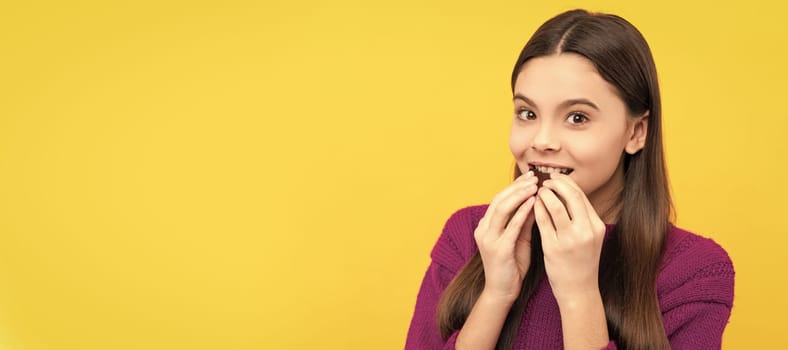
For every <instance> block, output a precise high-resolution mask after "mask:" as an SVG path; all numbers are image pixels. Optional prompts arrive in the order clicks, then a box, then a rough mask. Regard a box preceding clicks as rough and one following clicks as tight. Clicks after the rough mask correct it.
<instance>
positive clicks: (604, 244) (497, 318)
mask: <svg viewBox="0 0 788 350" xmlns="http://www.w3.org/2000/svg"><path fill="white" fill-rule="evenodd" d="M511 83H512V92H513V101H514V116H513V120H512V129H511V137H510V140H509V145H510V148H511V151H512V155H513V156H514V159H515V161H516V166H515V174H514V181H513V183H512V184H511V185H509V186H508V187H507V188H505V189H504V190H503V191H501V192H500V193H498V194H497V195H496V196H495V198H493V200H492V202H491V203H490V204H489V205H484V206H474V207H468V208H464V209H461V210H459V211H457V212H456V213H455V214H454V215H452V216H451V218H449V220H448V222H447V223H446V226H445V227H444V229H443V233H442V235H441V237H440V238H439V239H438V242H437V244H436V245H435V247H434V248H433V250H432V254H431V257H432V263H431V264H430V266H429V268H428V270H427V273H426V276H425V277H424V281H423V283H422V286H421V289H420V291H419V295H418V299H417V302H416V308H415V313H414V315H413V320H412V322H411V325H410V330H409V332H408V338H407V341H406V345H405V347H406V349H454V348H457V349H493V348H495V349H513V348H514V349H561V348H565V349H617V348H618V349H670V348H673V349H716V348H720V343H721V340H722V333H723V330H724V328H725V325H726V324H727V322H728V318H729V316H730V311H731V307H732V304H733V278H734V272H733V265H732V263H731V261H730V258H729V257H728V255H727V254H726V252H725V251H724V250H723V249H722V248H721V247H720V246H718V245H717V244H715V243H714V242H713V241H711V240H709V239H706V238H702V237H700V236H698V235H695V234H693V233H690V232H687V231H684V230H682V229H679V228H677V227H675V226H673V225H671V224H670V221H669V220H670V219H671V214H672V212H671V208H672V206H671V200H670V194H669V191H668V181H667V176H666V170H665V161H664V157H663V147H662V128H661V117H662V116H661V108H660V94H659V86H658V84H657V74H656V68H655V65H654V61H653V59H652V56H651V52H650V50H649V47H648V44H647V43H646V41H645V39H644V38H643V37H642V35H641V34H640V32H638V30H637V29H636V28H635V27H633V26H632V25H631V24H630V23H629V22H627V21H626V20H624V19H622V18H620V17H618V16H614V15H607V14H592V13H589V12H586V11H583V10H575V11H569V12H566V13H563V14H560V15H558V16H556V17H555V18H553V19H550V20H549V21H547V22H546V23H544V24H543V25H542V26H541V27H540V28H539V29H538V30H537V31H536V33H534V35H533V37H532V38H531V40H530V41H528V43H527V44H526V45H525V48H523V50H522V52H521V53H520V57H519V58H518V59H517V62H516V64H515V66H514V71H513V72H512V82H511ZM545 178H547V179H545Z"/></svg>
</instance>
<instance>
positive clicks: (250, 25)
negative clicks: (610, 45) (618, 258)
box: [0, 0, 788, 350]
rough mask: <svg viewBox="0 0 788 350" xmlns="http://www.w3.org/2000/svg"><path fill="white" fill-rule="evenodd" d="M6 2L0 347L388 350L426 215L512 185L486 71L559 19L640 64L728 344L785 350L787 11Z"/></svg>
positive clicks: (0, 70)
mask: <svg viewBox="0 0 788 350" xmlns="http://www.w3.org/2000/svg"><path fill="white" fill-rule="evenodd" d="M778 3H779V1H774V2H773V3H760V2H757V1H748V2H740V1H737V2H731V3H725V2H717V1H701V2H693V1H685V0H684V1H659V2H656V1H654V2H642V3H636V2H623V1H622V2H613V1H587V2H552V1H540V2H527V1H509V2H495V1H485V2H483V3H481V4H480V3H478V2H468V3H461V2H456V1H447V0H446V1H433V2H423V1H416V0H407V1H392V2H389V3H378V2H374V1H308V2H303V3H302V2H290V1H284V0H281V1H263V2H259V1H257V2H255V1H249V2H238V1H214V2H206V1H197V2H194V1H188V2H187V1H184V2H179V3H172V2H170V3H162V2H159V1H146V2H144V3H140V2H132V1H128V2H117V3H114V4H110V3H108V2H104V1H100V2H99V1H96V2H83V1H78V2H65V1H64V2H51V3H47V2H18V3H17V2H10V1H9V2H5V3H4V4H3V5H0V349H12V350H44V349H46V350H51V349H81V350H90V349H146V350H147V349H306V348H324V349H398V348H401V347H402V346H403V343H404V339H405V334H406V331H407V327H408V324H409V321H410V317H411V313H412V310H413V305H414V302H415V297H416V293H417V290H418V287H419V284H420V282H421V278H422V276H423V273H424V269H425V268H426V266H427V264H428V262H429V251H430V249H431V247H432V245H433V243H434V242H435V239H436V238H437V236H438V234H439V233H440V229H441V227H442V225H443V223H444V222H445V220H446V219H447V218H448V216H449V215H450V214H451V213H452V212H453V211H455V210H456V209H458V208H461V207H463V206H466V205H472V204H481V203H486V202H488V201H489V199H490V198H492V196H493V195H494V194H495V193H497V192H498V191H499V190H501V189H502V188H503V187H504V186H506V184H507V183H508V182H509V180H510V174H511V169H512V165H513V163H512V161H511V159H510V154H509V153H508V146H507V142H508V141H507V137H508V132H509V122H510V118H511V108H512V107H511V102H510V101H511V95H510V90H509V75H510V72H511V68H512V65H513V64H514V61H515V59H516V57H517V54H518V53H519V50H520V49H521V48H522V46H523V44H524V43H525V41H526V40H527V39H528V38H529V37H530V35H531V34H532V33H533V31H534V30H535V29H536V27H537V26H538V25H539V24H541V23H542V22H543V21H545V20H546V19H548V18H549V17H551V16H553V15H555V14H557V13H559V12H561V11H563V10H566V9H570V8H574V7H586V8H590V9H592V10H598V11H605V12H614V13H617V14H620V15H622V16H624V17H625V18H627V19H629V20H630V21H631V22H633V23H634V24H635V25H636V26H637V27H638V28H639V29H641V31H642V32H643V33H644V35H645V36H646V37H647V39H648V40H649V42H650V44H651V47H652V49H653V52H654V55H655V58H656V61H657V66H658V70H659V74H660V80H661V83H662V89H663V90H662V91H663V96H664V111H665V112H664V124H665V139H666V143H667V155H668V165H669V170H670V176H671V181H672V188H673V190H674V193H675V202H676V206H677V208H678V223H679V225H680V226H683V227H685V228H687V229H690V230H693V231H695V232H698V233H701V234H704V235H706V236H709V237H712V238H713V239H715V240H716V241H717V242H719V243H720V244H722V245H723V246H724V247H725V248H726V249H727V250H728V252H729V253H730V255H731V257H732V258H733V261H734V264H735V267H736V270H737V277H736V299H735V307H734V312H733V316H732V318H731V322H730V324H729V326H728V329H727V331H726V333H725V337H724V343H725V348H731V349H743V348H749V349H756V348H770V349H776V348H786V347H787V346H788V338H786V336H785V335H786V333H785V331H786V330H788V329H786V326H785V321H784V320H785V318H786V317H788V297H786V295H788V284H786V278H785V272H784V271H785V269H786V268H787V267H788V264H786V263H785V260H786V256H788V253H786V251H787V250H788V249H787V248H786V244H788V238H787V237H786V235H788V230H786V225H785V219H786V216H785V214H784V211H785V208H786V205H785V201H786V199H788V190H786V186H785V184H784V183H783V181H785V179H786V178H788V171H786V166H785V161H786V155H787V153H788V152H786V151H788V141H786V135H785V133H786V132H787V131H788V113H787V112H786V111H787V110H788V107H787V106H786V105H785V103H786V101H785V99H786V97H785V96H786V90H787V89H786V81H788V69H787V68H786V63H785V62H788V49H786V44H787V42H786V39H785V38H786V37H788V29H787V28H786V24H785V21H784V18H783V15H784V13H785V11H786V10H787V9H786V7H785V5H779V4H778Z"/></svg>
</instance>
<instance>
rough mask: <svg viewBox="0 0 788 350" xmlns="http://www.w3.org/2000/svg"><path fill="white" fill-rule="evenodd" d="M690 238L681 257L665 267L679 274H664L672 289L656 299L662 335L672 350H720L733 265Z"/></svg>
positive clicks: (710, 245) (707, 245)
mask: <svg viewBox="0 0 788 350" xmlns="http://www.w3.org/2000/svg"><path fill="white" fill-rule="evenodd" d="M694 238H695V239H694V241H695V242H693V244H692V245H691V247H689V248H687V250H686V251H685V252H684V253H683V254H682V255H683V256H684V257H683V258H680V259H676V260H677V261H674V263H673V264H670V266H666V270H669V271H668V272H671V271H676V269H680V271H681V272H682V273H668V274H666V275H669V276H673V278H672V279H673V281H671V282H672V283H671V282H669V283H670V284H673V286H674V288H671V290H669V291H667V292H665V294H664V295H663V296H662V298H660V299H661V304H662V305H661V308H662V310H663V312H662V318H663V322H664V325H665V332H666V333H667V336H668V340H669V341H670V345H671V348H672V349H679V350H681V349H720V348H721V346H722V333H723V331H724V330H725V326H726V325H727V323H728V320H729V318H730V315H731V309H732V307H733V287H734V269H733V263H732V262H731V259H730V257H728V254H727V253H726V252H725V251H724V250H723V249H722V247H720V246H719V245H717V244H716V243H714V242H713V241H711V240H709V239H706V238H701V237H694ZM677 276H682V277H680V278H679V277H677Z"/></svg>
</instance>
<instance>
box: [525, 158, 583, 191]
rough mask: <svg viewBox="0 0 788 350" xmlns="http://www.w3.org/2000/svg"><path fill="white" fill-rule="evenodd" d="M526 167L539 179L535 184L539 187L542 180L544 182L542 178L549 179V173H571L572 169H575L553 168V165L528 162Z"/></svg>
mask: <svg viewBox="0 0 788 350" xmlns="http://www.w3.org/2000/svg"><path fill="white" fill-rule="evenodd" d="M528 169H529V170H531V171H533V172H534V175H536V178H537V179H539V181H538V182H537V183H536V185H537V186H540V187H541V186H542V182H544V180H547V179H549V178H550V174H552V173H559V174H564V175H569V174H571V173H572V171H574V170H575V169H572V168H554V167H548V166H541V165H533V164H528Z"/></svg>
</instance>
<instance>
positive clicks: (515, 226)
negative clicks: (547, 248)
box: [501, 196, 535, 244]
mask: <svg viewBox="0 0 788 350" xmlns="http://www.w3.org/2000/svg"><path fill="white" fill-rule="evenodd" d="M534 201H535V198H534V197H533V196H531V197H529V198H528V199H527V200H526V201H525V203H523V204H522V205H520V207H519V208H517V212H515V213H514V215H513V216H512V219H511V220H510V221H509V224H508V225H506V230H504V232H503V235H501V239H504V240H506V241H507V242H511V243H512V244H514V242H515V241H517V238H518V237H519V236H520V232H522V228H523V224H524V223H525V219H526V218H527V217H528V214H530V213H531V209H533V207H534Z"/></svg>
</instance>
